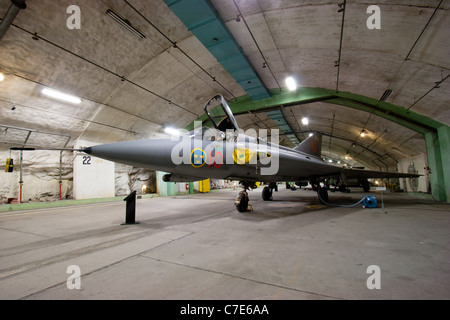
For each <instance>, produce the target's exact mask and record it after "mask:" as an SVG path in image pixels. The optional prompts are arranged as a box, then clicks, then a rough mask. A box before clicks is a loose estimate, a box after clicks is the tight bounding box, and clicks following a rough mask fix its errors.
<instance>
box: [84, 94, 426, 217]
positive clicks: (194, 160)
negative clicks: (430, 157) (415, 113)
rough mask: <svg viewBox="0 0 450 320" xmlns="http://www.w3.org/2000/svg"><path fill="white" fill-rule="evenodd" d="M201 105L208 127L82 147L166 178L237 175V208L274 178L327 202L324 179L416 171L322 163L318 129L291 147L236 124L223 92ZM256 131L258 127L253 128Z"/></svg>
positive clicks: (269, 188)
mask: <svg viewBox="0 0 450 320" xmlns="http://www.w3.org/2000/svg"><path fill="white" fill-rule="evenodd" d="M204 110H205V112H206V114H207V115H208V117H209V122H210V123H209V124H210V127H201V126H196V128H195V129H194V130H192V131H191V132H187V131H186V132H185V133H184V134H182V135H180V136H178V137H172V138H171V139H153V140H142V141H128V142H117V143H109V144H103V145H97V146H92V147H88V148H83V149H80V150H79V151H83V152H85V153H87V154H90V155H92V156H95V157H99V158H103V159H107V160H110V161H114V162H119V163H124V164H128V165H132V166H135V167H142V168H148V169H153V170H159V171H164V172H169V174H166V175H165V176H164V177H163V180H164V181H166V182H191V181H199V180H204V179H208V178H213V179H227V180H237V181H240V184H241V185H242V188H243V190H242V191H241V192H240V193H239V195H238V196H237V198H236V200H235V205H236V208H237V210H238V211H239V212H245V211H247V208H248V202H249V198H248V193H247V190H249V189H250V188H251V189H253V188H256V185H257V182H261V183H263V184H264V185H265V187H264V188H263V190H262V198H263V199H264V200H265V201H270V200H272V193H273V190H274V189H275V188H276V187H277V184H276V183H277V182H296V183H297V184H298V185H304V184H306V183H308V182H309V183H310V184H311V185H312V187H313V189H314V190H316V191H317V193H318V196H319V200H320V201H321V202H322V203H327V202H328V193H327V187H326V184H325V186H324V187H322V186H321V182H323V181H324V180H325V179H327V178H330V177H334V178H335V179H338V180H339V187H340V189H341V191H343V190H345V185H346V181H347V179H354V178H357V179H359V180H360V181H362V186H363V188H364V189H365V190H368V188H369V183H368V181H367V179H368V178H413V177H418V176H419V175H414V174H404V173H392V172H378V171H368V170H358V169H348V168H341V167H339V166H335V165H333V164H330V163H326V162H324V161H323V160H322V158H321V142H322V135H321V133H320V132H316V133H314V134H313V135H312V136H310V137H309V138H307V139H306V140H304V141H303V142H302V143H300V144H299V145H298V146H297V147H295V148H293V149H290V148H286V147H284V146H280V145H279V144H277V143H276V142H274V137H275V138H276V133H274V132H272V134H271V141H270V142H269V141H267V140H268V139H266V137H267V134H266V133H264V132H263V134H256V136H255V135H254V134H253V135H250V134H248V133H247V132H243V130H240V129H239V126H238V124H237V122H236V119H235V118H234V116H233V114H232V112H231V109H230V108H229V106H228V104H227V102H226V100H225V99H224V98H223V97H222V96H221V95H216V96H214V97H213V98H212V99H210V100H209V101H208V103H207V104H206V105H205V107H204ZM255 132H256V131H255Z"/></svg>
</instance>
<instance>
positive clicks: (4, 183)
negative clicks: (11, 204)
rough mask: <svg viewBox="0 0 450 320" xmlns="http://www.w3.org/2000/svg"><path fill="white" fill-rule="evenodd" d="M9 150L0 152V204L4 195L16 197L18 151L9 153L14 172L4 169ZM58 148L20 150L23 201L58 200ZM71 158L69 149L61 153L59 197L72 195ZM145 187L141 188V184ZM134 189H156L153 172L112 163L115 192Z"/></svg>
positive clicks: (154, 190)
mask: <svg viewBox="0 0 450 320" xmlns="http://www.w3.org/2000/svg"><path fill="white" fill-rule="evenodd" d="M9 157H10V153H9V151H2V152H0V203H3V202H5V201H6V199H7V198H15V199H19V197H20V184H19V180H20V152H19V151H13V152H11V158H13V159H14V171H13V172H5V165H6V159H7V158H9ZM59 158H60V152H59V151H24V152H23V174H22V180H23V188H22V201H23V202H42V201H55V200H58V199H59V179H60V165H59ZM73 160H74V154H73V153H72V152H68V151H64V152H63V153H62V166H61V181H62V184H61V198H62V199H71V198H72V197H73V191H72V190H73ZM144 185H145V186H146V188H143V186H144ZM134 190H136V191H137V193H138V194H144V193H155V192H156V174H155V172H154V171H151V170H146V169H141V168H133V167H131V166H127V165H122V164H118V163H116V165H115V194H116V196H123V195H128V194H130V193H131V191H134Z"/></svg>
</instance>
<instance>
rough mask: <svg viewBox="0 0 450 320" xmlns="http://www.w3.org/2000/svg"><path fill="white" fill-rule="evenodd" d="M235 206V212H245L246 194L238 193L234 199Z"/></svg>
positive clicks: (246, 207) (246, 204)
mask: <svg viewBox="0 0 450 320" xmlns="http://www.w3.org/2000/svg"><path fill="white" fill-rule="evenodd" d="M235 204H236V209H237V211H239V212H246V211H247V209H248V196H247V195H246V193H244V192H241V193H239V195H238V197H237V198H236V202H235Z"/></svg>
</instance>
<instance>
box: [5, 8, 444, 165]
mask: <svg viewBox="0 0 450 320" xmlns="http://www.w3.org/2000/svg"><path fill="white" fill-rule="evenodd" d="M340 2H341V1H325V0H324V1H297V0H279V1H273V0H234V1H233V0H212V1H211V3H212V5H213V6H214V8H215V9H216V10H217V12H218V14H219V15H220V17H221V19H222V20H223V21H224V22H225V25H226V27H227V28H228V29H229V30H230V32H231V34H232V35H233V36H234V38H235V39H236V41H237V43H238V44H239V46H240V47H241V48H242V50H243V52H244V54H245V55H246V56H247V58H248V60H249V61H250V63H251V64H252V66H253V68H254V69H255V71H256V72H257V73H258V75H259V77H260V78H261V80H262V82H263V84H264V85H265V87H266V88H267V89H277V88H281V89H283V90H284V87H285V85H284V78H285V77H286V76H287V75H292V76H294V77H296V78H297V79H298V82H299V84H300V85H301V86H305V87H317V88H326V89H338V90H339V91H348V92H352V93H355V94H359V95H364V96H368V97H371V98H374V99H380V98H381V96H382V95H383V93H384V92H385V91H386V90H387V89H390V90H392V94H391V95H390V96H389V97H388V99H387V102H390V103H392V104H395V105H398V106H400V107H403V108H405V109H409V110H410V111H414V112H416V113H418V114H421V115H423V116H425V117H428V118H431V119H433V120H436V121H438V122H440V123H443V124H445V125H449V124H450V107H449V105H450V104H449V103H450V88H449V81H448V80H447V79H448V76H449V74H450V59H449V52H450V43H449V41H448V39H449V35H450V34H449V30H450V28H449V27H450V20H449V14H448V9H449V7H450V3H449V2H448V1H439V0H435V1H434V0H433V1H430V0H427V1H425V0H423V1H420V0H413V1H406V0H398V1H387V0H386V1H378V2H377V5H378V6H379V7H380V9H381V29H379V30H369V29H368V28H367V26H366V21H367V19H368V18H369V16H370V14H367V13H366V10H367V7H368V6H369V4H368V3H367V2H366V1H347V4H346V10H345V19H344V28H343V33H342V50H341V52H340V53H341V60H340V65H339V67H336V66H335V65H336V61H338V59H339V48H340V43H341V41H340V40H341V26H342V12H340V13H339V12H338V10H339V8H340V7H339V6H338V5H339V3H340ZM10 4H11V2H10V0H1V1H0V16H2V17H4V16H5V14H6V12H7V10H8V8H9V6H10ZM26 4H27V8H26V9H25V10H21V11H20V12H19V14H18V15H17V17H16V18H15V20H14V22H13V25H12V26H11V27H10V28H9V29H8V31H7V32H6V34H5V35H4V37H3V38H2V40H1V41H0V57H1V60H0V72H2V73H3V74H4V75H5V80H4V81H2V82H0V125H6V126H12V127H20V128H25V129H28V130H35V131H36V132H33V133H32V134H31V135H30V139H29V141H28V143H29V144H36V145H49V146H55V147H56V146H62V145H64V144H65V143H66V142H67V141H68V146H69V147H70V146H73V145H74V143H75V142H76V140H77V139H79V138H80V139H82V140H85V141H91V142H92V143H105V142H113V141H121V140H132V139H144V138H150V137H156V136H160V135H163V132H162V128H163V127H164V126H165V125H172V126H176V127H185V126H187V125H188V124H190V123H191V122H192V121H194V120H195V119H197V118H198V117H200V116H201V115H202V114H203V109H202V107H203V105H204V103H205V102H206V100H207V99H208V98H210V97H211V96H213V95H214V94H216V93H221V94H222V95H224V96H225V97H226V98H227V99H230V100H233V99H236V98H239V97H242V96H245V95H246V94H247V92H246V91H245V90H244V89H242V87H240V86H239V84H238V83H237V82H236V81H235V80H234V79H233V77H232V76H231V75H230V74H229V73H228V72H227V71H226V70H225V69H224V67H223V66H222V65H221V64H220V63H219V62H218V61H217V60H216V59H215V58H214V57H213V56H212V55H211V53H210V52H209V51H208V50H207V49H206V48H205V47H204V46H203V45H202V43H201V42H200V41H199V40H198V39H197V38H196V37H195V36H194V35H193V34H192V33H191V32H190V31H189V30H188V29H187V27H186V26H185V25H184V24H183V23H182V22H181V21H180V20H179V19H178V18H177V16H176V15H175V14H174V13H173V12H172V10H171V9H169V7H167V6H166V4H165V3H164V2H163V1H162V0H149V1H137V0H127V1H123V0H103V1H87V0H83V1H82V0H78V1H73V0H61V1H50V0H42V1H35V0H28V1H27V2H26ZM70 5H78V6H79V8H80V9H81V29H79V30H77V29H75V30H70V29H68V28H67V25H66V22H67V19H68V18H69V17H70V16H71V15H70V14H68V13H67V12H66V10H67V8H68V7H69V6H70ZM438 5H439V7H438ZM436 8H438V9H436ZM108 9H112V10H113V11H115V12H117V13H118V14H120V15H121V16H122V17H124V18H126V19H128V20H129V21H130V23H132V24H133V25H134V26H135V27H136V28H137V29H139V30H140V31H141V32H142V33H143V34H145V36H146V38H145V39H143V40H140V41H139V40H138V39H136V38H135V37H134V36H133V35H131V34H130V33H129V32H127V31H126V30H124V29H123V28H122V27H120V26H119V25H118V24H117V23H116V22H115V21H113V20H112V19H111V18H110V17H108V16H107V15H106V11H107V10H108ZM238 14H241V16H240V19H237V17H238ZM244 22H245V23H244ZM33 38H34V39H33ZM338 71H339V78H338ZM45 87H51V88H55V89H58V90H62V91H64V92H67V93H72V94H74V95H76V96H79V97H81V98H82V103H81V104H79V105H73V104H69V103H61V102H58V101H56V100H51V99H49V98H47V97H44V96H43V95H42V94H41V90H42V88H45ZM13 106H15V110H11V109H13ZM282 113H283V115H284V117H285V119H286V121H287V123H288V124H289V126H290V127H291V129H292V131H294V132H295V134H296V136H297V137H298V139H299V140H303V139H304V137H305V133H304V132H306V131H310V130H320V131H323V132H324V133H325V136H324V140H323V153H324V155H325V156H326V157H332V158H333V159H336V160H338V159H343V157H344V155H345V154H350V155H351V157H352V159H353V162H350V163H351V164H357V165H363V166H366V167H369V168H373V169H380V167H381V169H383V170H384V169H386V167H387V166H389V167H395V163H396V160H399V159H401V158H405V157H413V156H415V155H417V154H419V153H423V152H425V143H424V140H423V136H422V135H421V134H419V133H417V132H416V131H413V130H411V129H408V128H405V127H402V126H399V125H398V124H396V123H394V122H391V121H389V120H386V119H384V118H381V117H379V116H376V115H374V114H369V113H367V112H364V111H360V110H355V109H351V108H348V107H343V106H338V105H331V104H327V103H323V102H316V103H311V104H299V105H290V106H289V107H285V108H283V109H282ZM303 116H307V117H309V119H310V122H309V125H308V126H306V127H305V126H303V125H302V123H301V118H302V117H303ZM237 119H238V122H239V124H240V125H241V127H242V128H244V129H246V128H254V129H258V128H277V124H276V123H275V122H274V121H273V120H272V119H271V118H270V117H268V116H267V114H266V113H265V112H251V113H247V114H241V115H239V116H238V117H237ZM363 128H364V129H366V130H367V131H368V132H369V135H368V136H366V137H365V138H364V139H362V138H360V137H359V133H360V131H361V130H362V129H363ZM0 130H2V133H3V136H4V139H3V141H6V142H20V141H23V140H24V139H25V138H26V135H27V131H22V130H19V129H13V128H10V129H8V131H7V132H6V134H5V131H4V127H3V128H2V127H0ZM283 141H284V142H285V143H286V144H287V145H290V144H292V142H290V141H289V140H288V139H286V138H284V139H283ZM353 145H354V147H353ZM9 147H10V145H2V148H4V149H7V148H9ZM385 165H386V167H385Z"/></svg>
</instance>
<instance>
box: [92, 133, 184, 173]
mask: <svg viewBox="0 0 450 320" xmlns="http://www.w3.org/2000/svg"><path fill="white" fill-rule="evenodd" d="M174 143H176V142H173V141H171V140H163V139H159V140H141V141H125V142H117V143H108V144H102V145H97V146H92V147H89V148H86V149H84V150H83V152H85V153H88V154H90V155H92V156H94V157H99V158H102V159H106V160H110V161H114V162H119V163H124V164H128V165H132V166H135V167H141V168H149V169H153V170H161V171H164V170H169V169H170V168H173V167H174V166H175V165H174V164H173V162H172V160H171V152H172V148H173V146H174Z"/></svg>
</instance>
